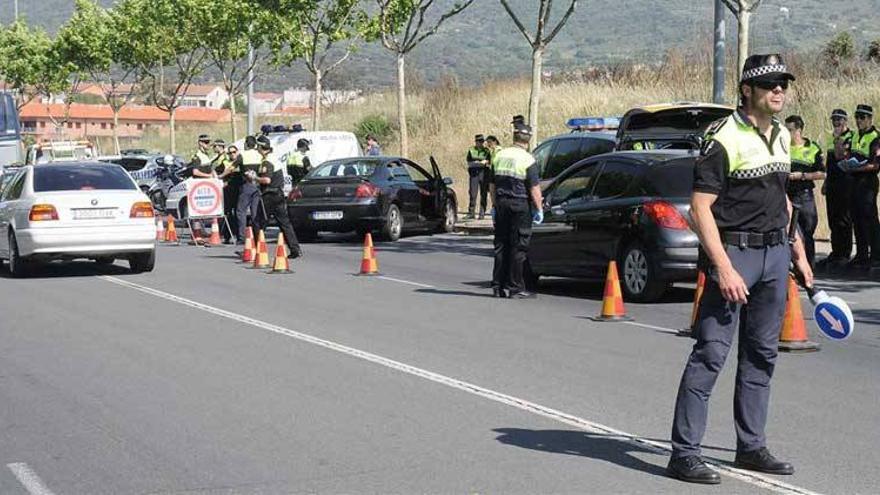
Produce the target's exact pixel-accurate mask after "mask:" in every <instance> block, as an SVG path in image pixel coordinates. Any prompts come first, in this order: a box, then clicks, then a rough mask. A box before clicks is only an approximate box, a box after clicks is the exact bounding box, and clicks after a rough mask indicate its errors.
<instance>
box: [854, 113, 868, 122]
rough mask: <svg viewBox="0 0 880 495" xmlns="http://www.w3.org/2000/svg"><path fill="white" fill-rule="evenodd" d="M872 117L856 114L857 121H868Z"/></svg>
mask: <svg viewBox="0 0 880 495" xmlns="http://www.w3.org/2000/svg"><path fill="white" fill-rule="evenodd" d="M870 117H871V116H870V115H865V114H863V113H859V114H856V120H868V119H869V118H870Z"/></svg>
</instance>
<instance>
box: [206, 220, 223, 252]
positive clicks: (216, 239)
mask: <svg viewBox="0 0 880 495" xmlns="http://www.w3.org/2000/svg"><path fill="white" fill-rule="evenodd" d="M221 244H223V243H222V242H220V223H219V222H217V219H216V218H215V219H213V220H212V221H211V238H210V239H208V245H209V246H219V245H221Z"/></svg>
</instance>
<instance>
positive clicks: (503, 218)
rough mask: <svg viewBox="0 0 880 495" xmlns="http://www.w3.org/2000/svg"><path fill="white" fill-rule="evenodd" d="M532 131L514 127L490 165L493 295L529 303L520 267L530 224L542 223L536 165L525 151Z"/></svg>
mask: <svg viewBox="0 0 880 495" xmlns="http://www.w3.org/2000/svg"><path fill="white" fill-rule="evenodd" d="M531 137H532V129H531V127H529V126H528V125H526V124H516V125H515V126H514V130H513V146H511V147H509V148H504V149H503V150H501V151H499V152H498V154H497V155H496V156H495V159H494V160H493V161H492V168H491V172H490V173H491V174H492V175H491V180H490V192H491V194H492V204H493V205H495V206H494V207H493V209H492V218H493V220H494V221H495V239H494V244H495V246H494V247H495V264H494V267H493V270H492V294H493V295H494V296H495V297H509V298H511V299H531V298H534V297H535V295H534V294H533V293H530V292H527V291H526V288H525V283H524V281H523V264H524V263H525V261H526V255H527V254H528V250H529V241H530V240H531V237H532V223H533V222H534V223H535V224H540V223H541V222H542V221H543V220H544V212H543V211H542V203H543V199H542V197H541V188H540V186H539V180H540V178H539V176H538V165H537V163H536V162H535V158H534V157H533V156H532V155H531V153H529V152H528V151H527V149H528V147H529V139H530V138H531Z"/></svg>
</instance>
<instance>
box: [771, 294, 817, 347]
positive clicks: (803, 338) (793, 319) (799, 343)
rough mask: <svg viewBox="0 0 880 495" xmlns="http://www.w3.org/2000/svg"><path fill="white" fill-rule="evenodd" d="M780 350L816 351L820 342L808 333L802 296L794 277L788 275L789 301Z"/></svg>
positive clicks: (780, 337) (781, 334) (780, 336)
mask: <svg viewBox="0 0 880 495" xmlns="http://www.w3.org/2000/svg"><path fill="white" fill-rule="evenodd" d="M779 350H780V351H783V352H816V351H818V350H819V344H817V343H816V342H811V341H810V339H809V336H808V335H807V324H806V323H805V322H804V313H803V310H802V309H801V296H800V293H799V292H798V286H797V282H795V280H794V277H788V303H787V304H786V305H785V317H784V318H783V320H782V331H781V332H780V333H779Z"/></svg>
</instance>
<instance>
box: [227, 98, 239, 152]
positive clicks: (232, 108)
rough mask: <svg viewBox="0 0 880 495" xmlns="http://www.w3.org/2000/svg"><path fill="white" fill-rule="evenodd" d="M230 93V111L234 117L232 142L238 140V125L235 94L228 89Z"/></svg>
mask: <svg viewBox="0 0 880 495" xmlns="http://www.w3.org/2000/svg"><path fill="white" fill-rule="evenodd" d="M227 94H229V111H230V112H231V113H232V118H231V119H230V122H231V123H232V142H233V143H234V142H236V141H238V125H237V123H236V122H235V115H236V108H235V95H234V94H232V91H227Z"/></svg>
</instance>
